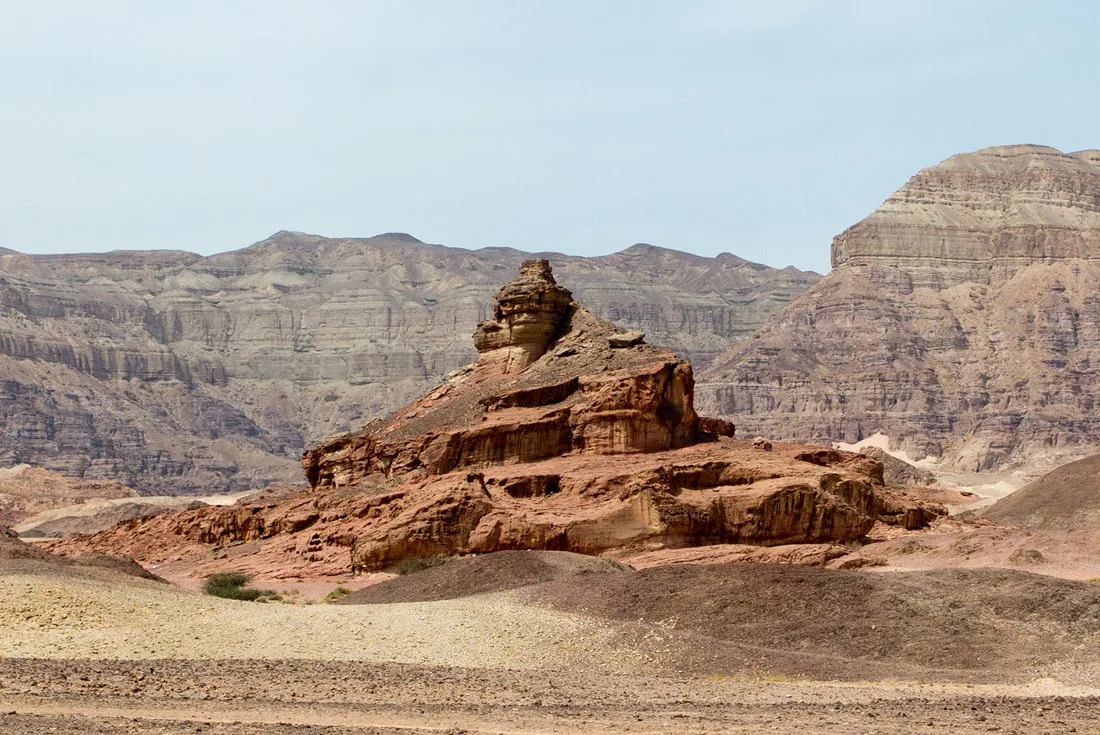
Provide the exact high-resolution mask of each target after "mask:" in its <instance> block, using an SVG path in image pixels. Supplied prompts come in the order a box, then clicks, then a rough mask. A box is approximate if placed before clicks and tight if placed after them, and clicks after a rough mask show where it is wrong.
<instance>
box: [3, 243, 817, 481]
mask: <svg viewBox="0 0 1100 735" xmlns="http://www.w3.org/2000/svg"><path fill="white" fill-rule="evenodd" d="M523 258H524V255H523V254H522V253H520V252H518V251H515V250H508V249H501V248H491V249H486V250H480V251H467V250H459V249H453V248H445V247H441V246H438V245H428V244H425V243H422V242H420V241H418V240H416V239H415V238H412V237H409V236H408V235H399V234H390V235H382V236H378V237H374V238H369V239H357V240H353V239H326V238H321V237H316V236H312V235H305V234H301V233H289V232H280V233H277V234H276V235H274V236H272V237H271V238H269V239H267V240H264V241H262V242H259V243H256V244H255V245H252V246H251V247H248V248H246V249H244V250H239V251H236V252H231V253H223V254H220V255H215V256H211V257H205V258H204V257H200V256H198V255H194V254H191V253H182V252H167V251H147V252H115V253H103V254H86V255H49V256H31V255H21V254H18V253H14V252H11V251H4V252H2V253H0V376H2V377H0V466H5V465H13V464H20V463H28V464H36V465H43V466H46V467H48V468H50V469H52V470H55V471H58V472H63V473H65V474H69V475H75V476H81V477H84V478H86V479H115V480H121V481H122V482H125V483H127V484H130V485H131V486H133V487H137V488H139V489H140V490H141V491H142V492H143V493H150V494H171V493H177V494H196V493H197V494H205V493H209V492H212V491H216V490H237V489H247V488H249V487H255V486H258V485H262V484H264V483H270V482H276V481H278V482H281V481H293V480H294V479H296V477H297V467H296V461H297V458H298V457H299V456H300V454H301V451H302V449H303V448H304V447H305V445H306V444H307V443H309V442H312V441H316V440H318V439H320V438H321V437H323V436H326V435H328V434H331V433H333V432H335V431H344V430H348V429H352V428H355V425H353V424H351V423H350V421H354V420H358V418H359V417H362V416H381V415H385V414H386V413H388V412H389V411H392V410H393V409H394V408H396V407H397V406H400V405H402V404H404V403H406V402H407V401H409V400H411V399H412V398H414V397H415V396H417V395H419V394H420V393H422V392H423V391H424V390H425V389H427V388H428V387H429V386H431V385H433V384H435V383H437V382H438V381H439V380H441V379H442V378H443V376H444V375H446V374H447V373H448V372H449V371H451V370H453V369H455V368H457V367H459V366H461V365H464V364H466V363H467V362H469V361H470V359H471V358H472V357H473V356H474V354H475V353H474V351H473V349H472V347H471V345H470V344H469V341H468V340H467V339H466V338H465V336H464V335H467V334H469V332H470V331H471V330H472V329H473V328H474V325H475V324H476V323H477V322H479V321H481V320H483V319H485V318H486V317H487V316H488V313H487V311H486V309H487V305H488V304H489V302H490V297H491V295H492V293H493V291H494V290H495V289H496V287H497V285H498V284H499V283H500V281H501V274H508V273H513V272H514V269H515V268H517V267H518V266H519V264H520V262H521V261H522V260H523ZM556 260H557V262H558V264H559V272H560V273H564V274H566V276H567V277H568V279H569V282H570V283H571V284H572V286H573V289H574V291H575V292H576V294H577V295H578V297H580V298H582V299H583V300H584V301H585V302H586V303H587V304H589V306H590V307H591V308H593V310H594V311H595V312H596V313H597V314H599V315H600V316H602V317H604V318H607V319H609V320H611V321H613V322H616V323H619V324H622V325H624V326H627V327H631V328H635V329H639V330H642V331H645V332H647V333H648V334H650V336H651V337H653V338H658V339H660V340H662V341H664V342H666V343H668V344H670V345H672V347H673V348H674V349H676V350H678V351H680V352H682V353H683V354H684V355H687V356H688V357H689V358H691V359H693V360H696V361H697V362H698V363H705V362H707V361H709V360H710V359H711V358H713V357H714V356H715V355H717V354H718V353H720V352H721V351H722V350H724V349H726V348H727V347H728V346H729V344H730V343H731V342H733V341H736V340H738V339H742V338H744V337H746V336H748V335H750V334H751V333H752V332H753V331H754V330H755V329H756V328H758V327H759V325H760V324H761V323H762V322H763V320H764V318H765V317H766V316H767V315H769V314H771V313H772V312H774V311H775V310H777V309H778V308H780V307H782V306H783V305H784V304H786V303H787V302H788V301H789V300H790V298H792V297H793V296H795V295H797V294H799V293H801V292H802V291H804V290H805V289H806V288H807V287H809V286H810V285H811V284H812V283H813V282H814V281H816V280H817V279H818V278H819V276H817V275H816V274H813V273H803V272H800V271H797V270H794V269H792V268H788V269H784V270H776V269H773V268H768V267H766V266H762V265H758V264H755V263H749V262H747V261H744V260H742V259H740V258H737V257H735V256H732V255H728V254H724V255H720V256H718V257H717V258H702V257H697V256H693V255H688V254H686V253H679V252H676V251H672V250H664V249H661V248H656V247H652V246H648V245H636V246H634V247H631V248H629V249H627V250H625V251H623V252H620V253H616V254H614V255H608V256H604V257H599V258H578V257H568V256H556Z"/></svg>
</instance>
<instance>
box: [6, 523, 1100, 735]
mask: <svg viewBox="0 0 1100 735" xmlns="http://www.w3.org/2000/svg"><path fill="white" fill-rule="evenodd" d="M13 543H14V542H13ZM34 553H35V554H37V556H32V557H26V556H24V557H19V558H17V557H15V556H13V555H9V556H8V558H6V559H5V558H4V557H3V556H2V555H0V732H2V733H4V734H5V735H8V734H9V733H10V734H11V735H31V734H32V733H33V734H34V735H38V734H39V733H55V734H57V735H65V734H66V733H93V734H95V733H99V734H102V735H108V734H110V735H115V734H127V735H132V734H137V733H164V734H169V733H170V734H172V735H175V734H177V733H196V732H203V733H224V734H226V735H228V734H229V733H234V734H236V733H261V732H263V733H267V734H270V733H276V734H278V733H292V732H293V733H297V732H302V731H305V730H307V729H308V730H309V732H311V733H325V734H326V735H328V734H335V733H429V732H430V733H450V734H452V735H456V734H458V733H509V734H513V733H514V734H515V735H519V734H520V733H523V734H525V735H533V734H535V733H581V732H583V733H596V734H597V735H600V734H605V733H606V734H610V733H615V734H616V735H618V734H619V733H670V732H677V733H723V732H731V733H733V732H736V733H776V732H794V731H797V732H800V733H803V734H804V735H826V734H830V735H831V734H833V733H845V734H846V735H850V734H851V733H880V734H882V735H887V734H898V735H900V734H901V733H912V732H915V731H921V732H936V733H939V732H944V733H959V734H965V735H969V734H971V733H987V732H1002V733H1029V734H1030V733H1042V732H1050V733H1055V732H1058V733H1062V732H1081V733H1087V732H1095V731H1096V729H1095V723H1096V722H1097V721H1100V688H1096V682H1100V644H1098V643H1097V640H1096V633H1097V630H1098V627H1100V587H1095V588H1094V587H1093V586H1091V585H1086V584H1082V583H1078V582H1067V581H1064V580H1058V579H1054V578H1051V577H1042V576H1040V575H1030V574H1021V573H1017V572H1005V571H1000V572H993V573H987V572H981V571H978V572H953V573H951V574H947V575H943V574H939V573H929V574H923V575H921V574H896V575H873V574H868V573H863V572H838V571H833V570H825V569H815V568H803V567H778V566H772V565H752V564H730V565H723V566H698V565H692V566H684V567H666V568H662V569H653V570H645V571H638V572H634V571H631V570H629V569H626V568H623V567H621V566H620V565H615V564H613V563H610V562H606V561H602V560H594V559H588V558H579V559H578V558H572V555H556V556H555V555H551V556H549V557H547V556H544V555H540V554H535V553H531V552H515V553H514V554H509V553H507V552H506V553H502V554H494V555H487V556H485V557H480V558H475V559H466V560H462V563H456V564H455V565H454V566H450V565H444V566H442V567H436V568H433V569H428V570H425V571H423V572H418V573H417V574H414V575H409V576H407V577H403V578H400V579H398V580H395V581H392V582H389V583H386V584H390V585H391V587H390V589H389V590H388V591H387V590H386V589H383V588H384V587H385V584H383V585H381V586H379V587H376V588H373V591H371V590H367V591H364V592H363V593H357V596H358V598H359V599H358V601H359V602H361V603H372V604H345V605H285V604H276V603H268V604H258V603H247V602H234V601H228V600H219V599H214V598H210V597H207V596H203V595H200V594H197V593H194V592H190V591H187V590H183V589H180V588H178V587H175V586H172V585H170V584H167V583H165V582H163V581H158V580H155V579H147V578H142V577H138V576H134V574H136V573H137V571H138V570H135V569H133V568H132V567H128V566H126V565H116V566H109V565H108V566H102V565H100V566H80V565H78V564H77V563H76V562H75V561H72V560H70V561H67V562H65V563H60V562H58V561H56V560H52V559H49V558H45V557H44V556H43V555H42V554H41V552H39V551H37V550H34ZM517 579H520V580H525V584H526V586H523V587H520V588H515V587H514V586H513V585H514V584H515V582H516V580H517ZM896 580H903V582H904V583H897V582H896ZM412 599H415V600H420V601H415V602H412V601H402V600H412ZM349 601H351V602H355V601H356V599H355V598H350V599H349ZM936 625H938V626H939V629H934V628H933V627H929V626H936ZM716 654H718V655H716ZM991 654H992V655H991ZM987 656H988V657H989V658H987ZM831 672H832V673H831ZM838 678H839V679H843V680H838Z"/></svg>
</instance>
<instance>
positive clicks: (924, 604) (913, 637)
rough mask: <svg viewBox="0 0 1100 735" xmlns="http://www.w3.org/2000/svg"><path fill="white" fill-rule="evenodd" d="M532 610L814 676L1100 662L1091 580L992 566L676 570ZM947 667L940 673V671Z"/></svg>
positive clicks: (721, 665)
mask: <svg viewBox="0 0 1100 735" xmlns="http://www.w3.org/2000/svg"><path fill="white" fill-rule="evenodd" d="M528 594H530V596H531V599H532V600H533V601H536V602H541V603H548V604H550V605H552V606H554V607H556V608H559V609H563V610H568V611H574V612H583V613H587V614H590V615H596V616H598V617H603V618H609V619H613V620H619V621H645V623H646V624H648V625H654V626H656V627H657V629H658V630H660V631H662V633H661V634H662V635H665V636H666V640H667V641H668V644H667V649H666V651H665V653H664V654H663V655H665V656H667V657H668V662H669V664H670V665H672V666H674V667H675V668H678V669H686V670H691V671H710V672H728V671H731V670H745V669H746V668H748V669H754V670H758V671H760V672H765V671H773V672H774V671H778V672H782V673H785V674H790V675H796V676H809V677H813V678H864V677H866V678H873V677H898V678H923V677H924V675H925V674H927V672H929V671H932V670H935V671H936V672H937V676H941V677H942V676H945V675H946V676H947V677H948V678H955V679H963V680H996V679H1002V678H1004V677H1005V676H1006V675H1007V676H1008V677H1009V678H1011V677H1013V676H1017V677H1019V678H1025V679H1026V678H1034V676H1035V672H1036V671H1037V670H1039V669H1041V668H1042V667H1043V666H1045V665H1048V664H1051V663H1053V662H1055V661H1058V660H1062V659H1066V660H1069V659H1075V658H1080V657H1081V656H1085V657H1088V661H1089V662H1092V661H1093V660H1094V659H1095V660H1100V646H1098V643H1100V585H1096V584H1089V583H1083V582H1072V581H1067V580H1062V579H1057V578H1054V577H1048V576H1042V575H1036V574H1030V573H1027V572H1019V571H1012V570H1001V569H975V570H936V571H929V572H910V573H893V574H869V573H863V572H846V571H835V570H826V569H818V568H811V567H794V566H778V565H767V564H745V563H738V564H726V565H714V566H707V565H682V566H668V567H658V568H653V569H645V570H642V571H639V572H634V573H611V574H603V575H589V576H587V577H583V578H582V577H578V578H574V579H568V580H559V581H554V582H550V583H547V584H543V585H541V586H539V587H534V588H532V589H531V590H530V591H529V593H528ZM945 672H946V674H945Z"/></svg>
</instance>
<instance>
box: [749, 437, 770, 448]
mask: <svg viewBox="0 0 1100 735" xmlns="http://www.w3.org/2000/svg"><path fill="white" fill-rule="evenodd" d="M752 448H753V449H763V450H764V451H765V452H770V451H771V450H772V443H771V442H770V441H768V440H767V439H765V438H764V437H762V436H758V437H755V438H754V439H753V440H752Z"/></svg>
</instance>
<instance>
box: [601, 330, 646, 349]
mask: <svg viewBox="0 0 1100 735" xmlns="http://www.w3.org/2000/svg"><path fill="white" fill-rule="evenodd" d="M644 341H645V334H643V333H642V332H623V333H622V334H613V335H611V336H610V337H608V338H607V344H608V346H609V347H611V348H613V349H621V348H624V347H634V346H635V345H640V344H642V343H643V342H644Z"/></svg>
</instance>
